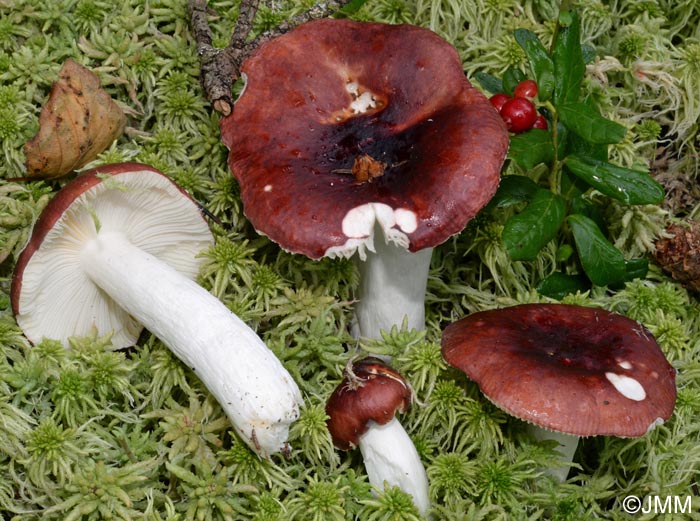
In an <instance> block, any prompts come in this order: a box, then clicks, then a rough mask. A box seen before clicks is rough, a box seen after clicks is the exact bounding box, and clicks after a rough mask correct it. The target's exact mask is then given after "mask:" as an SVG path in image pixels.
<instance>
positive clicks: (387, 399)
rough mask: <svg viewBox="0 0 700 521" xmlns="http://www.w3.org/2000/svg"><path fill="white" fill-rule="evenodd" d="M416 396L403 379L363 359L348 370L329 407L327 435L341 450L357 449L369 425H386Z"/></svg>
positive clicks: (378, 362) (375, 360)
mask: <svg viewBox="0 0 700 521" xmlns="http://www.w3.org/2000/svg"><path fill="white" fill-rule="evenodd" d="M412 396H413V393H412V391H411V388H410V386H409V385H408V384H407V383H406V381H405V380H404V378H403V377H402V376H401V375H400V374H399V373H397V372H396V371H395V370H394V369H392V368H391V367H390V366H388V365H386V364H385V363H384V362H382V361H381V360H379V359H378V358H374V357H367V358H363V359H362V360H358V361H357V362H355V363H353V365H352V374H349V372H348V371H347V370H346V371H345V374H344V378H343V381H342V382H341V383H340V385H338V387H336V389H335V390H334V391H333V393H332V394H331V396H330V398H329V399H328V402H327V403H326V414H328V417H329V419H328V422H327V425H328V431H329V432H330V433H331V437H332V438H333V443H334V444H335V446H336V447H338V448H339V449H341V450H350V449H352V448H353V447H355V446H357V444H358V443H359V440H360V436H362V435H363V434H364V433H365V432H367V429H369V422H370V420H371V421H374V422H375V423H378V424H379V425H384V424H385V423H388V422H389V421H391V420H392V419H393V418H394V415H395V414H396V411H397V410H398V411H401V412H405V411H406V410H407V409H408V408H409V407H410V405H411V399H412Z"/></svg>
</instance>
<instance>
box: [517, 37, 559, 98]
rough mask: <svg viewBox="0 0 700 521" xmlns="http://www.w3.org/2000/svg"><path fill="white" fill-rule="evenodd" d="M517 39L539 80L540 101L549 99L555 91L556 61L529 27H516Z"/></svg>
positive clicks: (538, 95) (536, 78)
mask: <svg viewBox="0 0 700 521" xmlns="http://www.w3.org/2000/svg"><path fill="white" fill-rule="evenodd" d="M515 40H516V41H517V42H518V43H519V44H520V47H522V48H523V50H524V51H525V54H526V55H527V59H528V61H529V62H530V70H532V74H533V75H534V80H535V81H536V82H537V87H538V94H537V97H538V98H539V99H540V101H547V100H548V99H549V98H551V97H552V93H553V92H554V85H555V80H554V62H553V61H552V57H551V56H550V55H549V53H548V52H547V49H545V47H544V45H542V42H541V41H540V39H539V38H538V37H537V35H536V34H535V33H533V32H532V31H529V30H527V29H516V31H515Z"/></svg>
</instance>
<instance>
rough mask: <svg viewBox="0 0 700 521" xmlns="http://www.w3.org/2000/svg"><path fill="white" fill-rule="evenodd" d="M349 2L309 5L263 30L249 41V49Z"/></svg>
mask: <svg viewBox="0 0 700 521" xmlns="http://www.w3.org/2000/svg"><path fill="white" fill-rule="evenodd" d="M349 2H350V0H331V1H329V2H321V3H319V4H316V5H314V6H312V7H310V8H309V9H308V10H307V11H304V12H303V13H300V14H298V15H296V16H294V17H292V18H290V19H289V20H285V21H283V22H282V23H280V24H279V25H278V26H277V27H275V28H274V29H270V30H269V31H265V32H264V33H262V34H260V35H259V36H257V37H256V38H255V39H254V40H253V41H251V42H250V43H249V44H248V46H250V47H251V51H252V50H254V49H257V48H258V47H260V46H261V45H262V44H263V43H265V42H267V41H269V40H272V39H273V38H277V37H278V36H282V35H283V34H284V33H287V32H289V31H291V30H292V29H294V28H295V27H299V26H300V25H301V24H304V23H306V22H310V21H311V20H316V19H318V18H326V17H327V16H330V15H332V14H333V13H334V12H336V11H337V10H338V9H340V8H341V7H343V6H344V5H345V4H347V3H349Z"/></svg>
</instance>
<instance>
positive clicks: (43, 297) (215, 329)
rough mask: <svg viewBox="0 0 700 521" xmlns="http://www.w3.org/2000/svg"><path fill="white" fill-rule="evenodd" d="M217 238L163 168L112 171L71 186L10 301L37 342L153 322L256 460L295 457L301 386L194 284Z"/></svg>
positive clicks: (130, 338) (44, 220)
mask: <svg viewBox="0 0 700 521" xmlns="http://www.w3.org/2000/svg"><path fill="white" fill-rule="evenodd" d="M212 242H213V236H212V234H211V231H210V230H209V228H208V226H207V223H206V221H205V220H204V218H203V216H202V214H201V213H200V210H199V208H198V206H197V204H196V203H195V202H194V201H193V200H192V199H191V198H190V197H189V196H188V195H187V194H186V193H185V192H184V191H183V190H182V189H180V188H179V187H178V186H177V185H175V184H174V183H173V182H172V181H171V180H170V179H168V178H167V177H166V176H165V175H163V174H161V173H160V172H158V171H157V170H155V169H153V168H151V167H149V166H146V165H141V164H138V163H123V164H114V165H106V166H103V167H99V168H96V169H94V170H90V171H88V172H86V173H84V174H82V175H80V176H79V177H77V178H75V179H74V180H73V181H71V182H69V183H68V184H66V185H65V186H64V187H63V188H62V189H61V190H60V191H59V192H58V193H57V194H56V195H55V196H54V198H53V199H52V200H51V201H50V202H49V204H48V205H47V206H46V208H45V209H44V211H43V212H42V214H41V216H40V217H39V219H38V221H37V222H36V225H35V226H34V230H33V232H32V237H31V239H30V240H29V242H28V244H27V246H26V247H25V249H24V250H23V252H22V254H21V255H20V257H19V259H18V261H17V265H16V268H15V273H14V278H13V281H12V291H11V300H12V308H13V311H14V313H15V315H16V318H17V323H18V324H19V325H20V327H21V328H22V330H23V331H24V333H25V335H26V336H27V338H28V339H29V340H30V341H31V342H32V343H37V342H39V341H41V339H42V338H43V337H49V338H53V339H57V340H60V341H62V342H63V343H64V344H65V345H66V346H68V339H69V338H70V337H72V336H77V335H86V334H89V333H91V332H93V331H97V333H98V334H109V333H110V332H113V336H112V343H113V345H114V346H115V347H117V348H122V347H126V346H130V345H133V344H135V343H136V341H137V339H138V336H139V333H140V332H141V330H142V328H143V327H144V326H145V327H146V328H147V329H148V330H149V331H151V333H153V334H154V335H156V336H157V337H158V338H160V339H161V340H162V341H163V343H165V344H166V345H167V346H168V347H169V348H170V349H171V350H172V351H173V353H175V355H176V356H177V357H178V358H180V360H182V361H183V363H185V364H186V365H187V366H188V367H190V368H192V370H193V371H195V372H196V374H197V375H198V376H199V378H200V379H201V380H202V382H203V383H204V384H205V385H206V387H207V388H208V389H209V391H210V392H211V393H212V395H214V396H215V397H216V399H217V400H218V401H219V403H220V404H221V406H222V407H223V409H224V411H225V412H226V414H227V415H228V417H229V418H230V420H231V422H232V424H233V426H234V428H235V429H236V431H237V432H238V434H239V435H240V436H241V438H242V439H243V440H244V441H245V442H246V443H247V444H248V445H249V446H250V447H251V448H252V449H253V450H255V451H256V452H257V453H258V454H260V455H261V456H264V457H267V456H269V455H270V454H271V453H274V452H278V451H287V450H288V446H287V441H286V440H287V435H288V430H289V425H290V424H291V423H292V422H293V421H294V420H295V419H296V418H297V417H298V415H299V405H300V403H301V394H300V392H299V389H298V387H297V385H296V383H295V382H294V381H293V379H292V377H291V376H290V375H289V373H288V372H287V371H286V370H285V369H284V367H283V366H282V364H281V363H280V361H279V360H278V359H277V358H276V357H275V356H274V354H273V353H272V351H270V350H269V349H268V348H267V346H265V344H263V342H262V341H261V340H260V338H259V337H258V336H257V335H256V334H255V333H254V332H253V331H252V330H251V329H250V328H249V327H248V326H247V325H246V324H245V323H243V322H242V321H241V320H240V319H239V318H238V317H237V316H236V315H234V314H233V313H232V312H231V311H229V309H228V308H227V307H226V306H224V304H223V303H222V302H221V301H219V300H218V299H217V298H216V297H214V296H213V295H212V294H210V293H209V292H208V291H206V290H205V289H204V288H202V287H201V286H199V285H197V284H196V283H195V282H194V281H193V280H192V279H194V278H195V277H196V276H197V273H198V270H199V265H200V263H201V259H198V258H197V253H198V252H200V251H201V250H202V249H204V248H206V247H208V246H209V245H211V244H212Z"/></svg>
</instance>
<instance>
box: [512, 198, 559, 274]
mask: <svg viewBox="0 0 700 521" xmlns="http://www.w3.org/2000/svg"><path fill="white" fill-rule="evenodd" d="M565 217H566V203H565V202H564V199H562V198H561V197H559V196H558V195H555V194H553V193H552V192H550V191H549V190H543V189H539V190H538V191H537V192H536V193H535V195H534V196H533V198H532V201H530V204H528V205H527V208H525V210H523V211H522V212H520V213H519V214H517V215H514V216H512V217H511V218H510V219H508V221H507V222H506V224H505V226H504V227H503V236H502V237H503V243H504V244H505V247H506V250H507V251H508V254H509V255H510V257H511V258H512V259H513V260H533V259H534V258H535V257H536V256H537V254H538V253H539V251H540V250H541V249H542V248H543V247H544V246H545V245H546V244H547V243H548V242H549V241H551V240H552V239H553V238H554V237H555V236H556V234H557V231H558V230H559V228H560V226H561V224H562V223H563V222H564V218H565Z"/></svg>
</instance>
